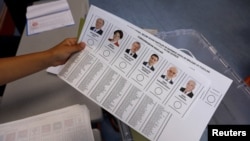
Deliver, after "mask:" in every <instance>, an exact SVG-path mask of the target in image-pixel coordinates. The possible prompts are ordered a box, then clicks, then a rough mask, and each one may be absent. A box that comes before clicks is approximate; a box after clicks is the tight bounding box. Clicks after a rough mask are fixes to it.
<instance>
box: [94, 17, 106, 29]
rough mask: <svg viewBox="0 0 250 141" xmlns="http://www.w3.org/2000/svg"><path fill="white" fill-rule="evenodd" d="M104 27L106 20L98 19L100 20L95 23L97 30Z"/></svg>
mask: <svg viewBox="0 0 250 141" xmlns="http://www.w3.org/2000/svg"><path fill="white" fill-rule="evenodd" d="M103 25H104V20H103V19H101V18H98V19H97V20H96V23H95V26H96V28H97V29H101V28H102V26H103Z"/></svg>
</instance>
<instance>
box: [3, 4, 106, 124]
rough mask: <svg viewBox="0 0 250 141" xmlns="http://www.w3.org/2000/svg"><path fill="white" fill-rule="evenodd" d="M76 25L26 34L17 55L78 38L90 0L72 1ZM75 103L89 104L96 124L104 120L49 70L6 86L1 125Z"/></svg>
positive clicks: (99, 109) (93, 104)
mask: <svg viewBox="0 0 250 141" xmlns="http://www.w3.org/2000/svg"><path fill="white" fill-rule="evenodd" d="M68 3H69V6H70V9H71V12H72V15H73V18H74V21H75V24H74V25H72V26H66V27H63V28H58V29H53V30H50V31H45V32H42V33H39V34H35V35H31V36H27V32H26V31H24V33H23V35H22V38H21V41H20V44H19V48H18V51H17V55H21V54H27V53H32V52H37V51H42V50H46V49H49V48H51V47H53V46H54V45H56V44H58V43H59V42H61V41H62V40H63V39H65V38H68V37H76V36H77V32H78V28H79V22H80V18H84V16H85V14H86V13H87V11H88V7H89V3H88V0H72V1H68ZM74 104H85V105H87V107H88V108H89V110H90V117H91V121H92V122H96V121H99V120H100V119H101V118H102V111H101V108H100V107H99V106H98V105H96V104H95V103H94V102H92V101H91V100H89V99H88V98H87V97H85V96H84V95H82V94H81V93H80V92H78V91H77V90H75V89H74V88H73V87H71V86H70V85H68V84H67V83H65V82H63V81H62V80H61V79H59V78H58V77H57V76H56V75H53V74H49V73H48V72H46V70H43V71H40V72H38V73H35V74H32V75H30V76H27V77H25V78H22V79H19V80H17V81H15V82H11V83H9V84H8V85H7V86H6V89H5V92H4V95H3V98H2V102H1V107H0V115H1V117H0V123H4V122H9V121H13V120H17V119H22V118H26V117H29V116H33V115H37V114H41V113H44V112H49V111H52V110H56V109H59V108H63V107H66V106H70V105H74Z"/></svg>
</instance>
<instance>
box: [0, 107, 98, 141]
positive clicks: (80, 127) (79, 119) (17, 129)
mask: <svg viewBox="0 0 250 141" xmlns="http://www.w3.org/2000/svg"><path fill="white" fill-rule="evenodd" d="M80 140H81V141H94V135H93V132H92V128H91V121H90V116H89V111H88V109H87V107H86V106H85V105H73V106H69V107H66V108H62V109H58V110H55V111H51V112H48V113H44V114H40V115H36V116H32V117H28V118H25V119H21V120H17V121H13V122H8V123H4V124H1V125H0V141H80Z"/></svg>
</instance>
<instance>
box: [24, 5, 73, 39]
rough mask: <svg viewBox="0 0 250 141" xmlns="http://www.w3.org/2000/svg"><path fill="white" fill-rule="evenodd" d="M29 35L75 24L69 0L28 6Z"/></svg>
mask: <svg viewBox="0 0 250 141" xmlns="http://www.w3.org/2000/svg"><path fill="white" fill-rule="evenodd" d="M26 17H27V33H28V35H32V34H36V33H40V32H43V31H48V30H52V29H56V28H60V27H64V26H69V25H73V24H74V19H73V16H72V14H71V10H70V8H69V5H68V2H67V0H57V1H52V2H47V3H43V4H37V5H32V6H29V7H28V8H27V13H26Z"/></svg>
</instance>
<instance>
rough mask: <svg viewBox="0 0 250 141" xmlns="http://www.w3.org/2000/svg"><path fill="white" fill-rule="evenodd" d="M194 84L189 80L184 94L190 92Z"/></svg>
mask: <svg viewBox="0 0 250 141" xmlns="http://www.w3.org/2000/svg"><path fill="white" fill-rule="evenodd" d="M195 85H196V83H195V82H194V81H193V80H189V81H188V83H187V85H186V89H185V92H191V91H192V90H193V89H194V88H195Z"/></svg>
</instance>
